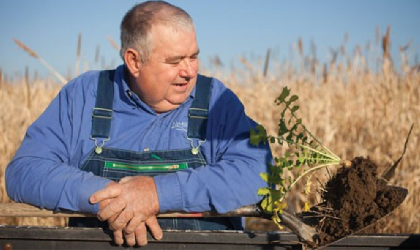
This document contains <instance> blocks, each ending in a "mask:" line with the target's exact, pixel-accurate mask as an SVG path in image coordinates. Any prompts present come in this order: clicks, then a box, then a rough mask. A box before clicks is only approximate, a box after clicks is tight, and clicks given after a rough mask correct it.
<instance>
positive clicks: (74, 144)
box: [6, 1, 271, 246]
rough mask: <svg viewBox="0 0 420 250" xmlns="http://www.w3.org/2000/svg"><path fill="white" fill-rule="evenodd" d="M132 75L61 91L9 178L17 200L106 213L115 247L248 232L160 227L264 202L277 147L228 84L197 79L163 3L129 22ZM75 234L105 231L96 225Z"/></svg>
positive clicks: (190, 45) (111, 74)
mask: <svg viewBox="0 0 420 250" xmlns="http://www.w3.org/2000/svg"><path fill="white" fill-rule="evenodd" d="M121 45H122V48H121V56H122V58H123V60H124V65H121V66H119V67H118V68H117V69H116V70H115V71H102V72H99V71H91V72H87V73H84V74H82V75H81V76H79V77H77V78H75V79H73V80H72V81H71V82H69V83H68V84H67V85H65V86H64V87H63V89H62V90H61V91H60V93H59V94H58V96H57V97H56V98H55V99H54V100H53V101H52V103H51V104H50V106H49V107H48V108H47V109H46V110H45V112H44V113H43V114H42V115H41V116H40V117H39V118H38V119H37V121H35V122H34V124H32V125H31V126H30V127H29V128H28V131H27V134H26V136H25V138H24V140H23V142H22V145H21V147H20V148H19V150H18V151H17V153H16V155H15V157H14V158H13V160H12V161H11V162H10V164H9V166H8V167H7V169H6V188H7V192H8V194H9V196H10V197H11V198H12V199H13V200H15V201H18V202H25V203H30V204H34V205H37V206H40V207H42V208H48V209H54V210H72V211H79V212H88V213H94V214H97V215H98V218H99V220H101V221H105V222H107V223H108V225H109V227H110V229H112V230H113V231H114V241H115V243H117V244H123V243H124V242H125V243H126V244H127V245H129V246H133V245H135V244H138V245H145V244H147V238H146V236H147V231H146V230H147V229H146V228H148V229H149V230H150V231H151V233H152V235H153V236H154V237H155V238H156V239H160V238H162V230H161V228H163V229H170V228H173V229H196V230H200V229H243V227H242V225H241V221H238V220H235V218H213V219H212V218H210V219H159V220H157V218H156V216H157V215H158V214H159V213H164V212H167V211H186V212H202V211H210V210H215V211H217V212H219V213H224V212H228V211H230V210H234V209H236V208H238V207H241V206H245V205H249V204H254V203H257V202H258V201H259V200H260V199H261V198H262V197H259V196H258V195H257V190H258V189H259V188H261V187H264V186H265V185H266V184H265V183H264V182H263V180H262V179H261V178H260V177H259V174H260V173H261V172H264V171H266V168H267V162H269V161H271V154H270V150H269V146H268V145H262V146H260V147H253V146H251V145H250V143H249V131H250V129H251V128H253V127H255V125H256V124H255V122H253V121H252V120H251V119H250V118H248V117H247V116H246V115H245V112H244V107H243V105H242V104H241V103H240V101H239V100H238V98H237V97H236V96H235V95H234V94H233V93H232V92H231V91H230V90H229V89H227V88H226V87H225V86H224V85H223V84H222V83H221V82H220V81H218V80H216V79H211V78H207V77H204V76H201V75H198V73H197V71H198V54H199V48H198V44H197V41H196V34H195V28H194V25H193V23H192V20H191V18H190V16H189V15H188V14H187V13H186V12H185V11H183V10H182V9H180V8H178V7H175V6H173V5H170V4H168V3H166V2H161V1H158V2H156V1H150V2H145V3H142V4H138V5H136V6H134V7H133V8H132V9H131V10H130V11H129V12H127V14H126V15H125V17H124V18H123V21H122V23H121ZM70 225H72V226H75V225H81V226H101V224H100V223H99V221H98V220H97V219H96V218H95V219H93V221H92V220H88V219H82V220H77V219H72V220H71V221H70Z"/></svg>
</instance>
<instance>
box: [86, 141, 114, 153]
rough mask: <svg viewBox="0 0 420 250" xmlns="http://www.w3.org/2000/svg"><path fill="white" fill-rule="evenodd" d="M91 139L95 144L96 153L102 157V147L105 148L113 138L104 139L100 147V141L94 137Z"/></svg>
mask: <svg viewBox="0 0 420 250" xmlns="http://www.w3.org/2000/svg"><path fill="white" fill-rule="evenodd" d="M90 139H91V140H93V141H94V142H95V153H96V154H98V155H100V154H101V153H102V147H103V146H104V144H105V142H106V141H109V140H110V139H111V138H110V137H108V138H106V139H103V140H102V141H101V143H100V145H98V140H97V139H96V138H93V137H92V136H90Z"/></svg>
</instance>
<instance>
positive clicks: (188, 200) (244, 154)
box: [155, 89, 272, 213]
mask: <svg viewBox="0 0 420 250" xmlns="http://www.w3.org/2000/svg"><path fill="white" fill-rule="evenodd" d="M224 95H225V96H224ZM220 100H224V101H219V102H217V103H216V104H215V105H214V107H213V109H211V110H210V115H209V123H208V129H207V138H208V139H209V140H211V142H210V141H207V142H206V143H209V144H210V146H209V145H207V147H205V149H203V150H204V154H205V155H206V158H207V159H206V160H207V162H208V165H206V166H202V167H199V168H196V169H194V170H192V169H187V170H186V171H179V172H177V173H176V174H169V175H164V176H156V177H155V183H156V188H157V192H158V196H159V203H160V209H161V212H165V211H187V212H203V211H209V210H216V211H217V212H219V213H224V212H228V211H231V210H234V209H236V208H239V207H242V206H246V205H250V204H255V203H258V202H259V201H260V200H261V199H262V197H261V196H258V195H257V191H258V189H259V188H261V187H266V186H267V183H266V182H264V181H263V180H262V178H261V177H260V173H261V172H267V169H268V163H269V162H272V156H271V151H270V148H269V145H268V143H266V144H265V145H263V144H261V145H260V146H258V147H256V146H252V145H251V144H250V141H249V137H250V129H251V128H254V127H256V125H257V124H256V123H255V122H254V121H253V120H251V119H250V118H249V117H248V116H247V115H246V114H245V111H244V107H243V105H242V103H241V102H240V101H239V99H238V98H237V97H236V96H235V95H234V94H233V93H232V92H231V91H230V90H228V89H226V91H225V92H224V93H223V94H222V96H221V97H220ZM203 148H204V147H203Z"/></svg>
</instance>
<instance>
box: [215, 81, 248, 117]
mask: <svg viewBox="0 0 420 250" xmlns="http://www.w3.org/2000/svg"><path fill="white" fill-rule="evenodd" d="M211 82H212V86H211V99H210V100H211V101H210V108H213V107H216V108H219V107H225V110H227V109H231V108H236V107H242V103H241V101H240V100H239V98H238V97H237V95H236V94H235V93H234V92H233V91H232V90H231V89H230V88H229V87H228V86H226V84H224V83H223V82H222V81H221V80H219V79H218V78H215V77H212V81H211Z"/></svg>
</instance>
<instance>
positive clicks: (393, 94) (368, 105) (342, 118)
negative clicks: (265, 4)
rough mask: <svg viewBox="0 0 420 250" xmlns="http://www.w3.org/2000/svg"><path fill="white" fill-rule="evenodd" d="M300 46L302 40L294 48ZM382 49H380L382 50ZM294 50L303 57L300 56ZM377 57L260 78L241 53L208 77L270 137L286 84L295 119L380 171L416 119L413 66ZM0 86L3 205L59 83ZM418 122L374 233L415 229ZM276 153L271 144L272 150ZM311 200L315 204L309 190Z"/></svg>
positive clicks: (418, 96) (419, 219)
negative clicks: (393, 200) (396, 193)
mask: <svg viewBox="0 0 420 250" xmlns="http://www.w3.org/2000/svg"><path fill="white" fill-rule="evenodd" d="M385 40H386V39H385ZM301 47H302V42H300V43H299V51H302V49H301ZM342 51H343V52H342V53H345V50H342ZM387 51H388V50H386V49H385V53H388V52H387ZM299 54H300V56H301V57H302V60H303V59H304V58H303V57H304V55H302V52H299ZM381 58H382V59H383V60H382V62H381V66H382V68H381V70H380V71H379V73H375V72H373V71H372V70H370V69H368V68H367V67H366V62H365V61H364V59H363V57H359V56H358V55H355V56H354V57H352V58H350V59H349V60H348V63H347V64H346V65H344V64H343V63H340V62H336V61H335V60H336V58H334V61H331V64H330V65H328V66H326V65H318V64H316V61H312V62H313V64H312V65H309V66H302V65H303V64H301V66H300V67H297V69H296V67H295V68H292V67H290V65H288V64H277V65H274V64H273V65H270V68H271V69H272V70H271V71H270V72H268V73H267V72H266V73H265V74H267V77H263V73H259V72H261V70H258V69H257V68H256V67H255V66H254V64H253V63H251V62H248V61H247V60H246V59H244V58H242V63H243V64H244V65H245V66H246V70H244V71H241V70H239V69H235V70H231V71H230V72H229V74H228V75H222V74H220V73H218V72H212V75H215V76H217V77H218V78H221V79H222V80H223V81H225V82H226V83H227V85H229V87H231V88H232V89H233V90H234V92H236V93H237V95H238V96H239V98H240V99H241V100H242V101H243V103H244V104H245V107H246V111H247V113H248V115H249V116H251V117H252V118H254V119H255V120H256V121H258V122H259V123H261V124H263V125H264V126H265V127H266V128H267V130H268V131H269V132H270V133H272V134H274V133H275V131H277V129H276V126H277V121H278V118H279V114H278V110H277V109H276V106H275V105H274V99H275V98H276V97H277V95H278V94H279V93H280V92H281V89H282V87H283V86H285V85H287V86H288V87H290V88H291V89H292V91H293V93H294V94H297V95H299V97H300V99H299V105H300V110H299V114H300V117H301V118H303V121H304V123H305V125H306V126H307V127H308V128H309V129H310V130H311V131H312V133H313V134H315V135H316V136H317V137H318V138H319V139H320V140H321V141H322V142H323V143H324V145H326V146H327V147H329V148H330V149H332V150H333V151H334V152H335V153H336V154H338V155H339V156H341V157H342V158H346V159H352V158H353V157H356V156H366V157H367V156H368V157H370V158H371V159H373V160H374V161H376V162H377V163H378V164H379V165H380V171H382V170H384V169H385V168H386V167H387V166H388V165H389V164H391V163H392V161H393V160H396V159H397V158H398V157H399V156H400V155H401V153H402V150H403V146H404V141H405V138H406V136H407V133H408V131H409V129H410V126H411V125H412V124H413V123H417V122H418V120H419V117H420V74H419V69H418V66H417V67H413V68H410V67H409V65H407V64H403V65H402V71H403V72H402V73H396V72H395V71H394V70H393V69H392V67H393V66H392V64H390V63H389V55H388V54H385V55H382V56H381ZM260 66H261V65H259V66H258V67H259V68H262V67H260ZM273 72H274V73H273ZM0 83H1V84H0V109H1V116H0V134H1V136H2V137H1V138H0V153H1V156H2V157H1V158H0V178H1V179H0V185H1V186H0V201H1V202H9V199H8V198H7V197H6V193H5V190H4V169H5V167H6V165H7V163H8V162H9V161H10V159H11V158H12V157H13V154H14V153H15V151H16V149H17V148H18V146H19V144H20V142H21V140H22V138H23V136H24V133H25V130H26V129H27V127H28V126H29V125H30V124H31V123H32V122H33V121H34V119H36V118H37V117H38V116H39V115H40V113H41V112H42V111H43V110H44V109H45V107H46V106H47V105H48V103H49V102H50V101H51V99H52V98H53V97H54V96H55V94H56V93H57V91H58V90H59V86H55V85H53V84H51V83H49V82H48V80H44V81H37V82H34V83H30V85H29V86H30V87H28V84H29V83H25V81H24V80H23V79H22V81H21V82H14V83H10V82H7V81H5V80H4V79H3V80H0ZM419 126H420V124H416V125H415V127H414V130H413V132H412V136H411V138H410V142H409V144H408V148H407V152H406V155H405V157H404V158H403V160H402V162H401V164H400V166H399V168H398V169H397V171H396V174H395V177H394V178H393V179H392V180H391V184H392V185H397V186H401V187H404V188H407V189H408V190H409V195H408V197H407V199H406V201H405V202H404V203H403V204H402V205H401V206H400V207H399V208H398V209H397V210H396V211H395V212H394V213H393V214H392V216H389V217H388V218H387V219H386V221H385V222H384V223H381V229H380V232H386V233H420V226H419V225H420V216H419V214H418V206H419V202H420V201H419V196H418V193H420V167H419V165H420V154H419V153H418V149H417V145H418V144H419V138H420V127H419ZM284 150H285V149H284V148H279V147H275V146H273V151H274V154H275V155H279V154H281V153H282V152H284ZM330 172H333V170H331V171H330ZM329 174H331V173H329V172H326V171H325V172H323V173H321V174H319V175H318V176H317V178H318V179H319V180H320V181H324V180H326V178H328V175H329ZM315 182H316V181H315ZM300 188H301V187H299V189H300ZM289 197H290V198H289V200H288V203H289V208H294V209H295V210H300V208H301V207H302V205H303V203H302V199H304V197H303V195H302V194H301V192H300V190H297V191H296V192H295V193H293V195H290V196H289ZM311 199H312V200H313V201H315V199H317V197H316V195H315V196H314V197H312V198H311ZM0 224H20V225H21V224H26V225H28V224H30V225H64V224H65V220H64V219H39V218H27V219H22V218H12V219H10V218H9V219H6V218H0ZM247 225H248V229H258V230H271V229H276V228H274V227H272V226H271V224H268V223H266V222H264V221H262V220H257V219H250V220H248V223H247Z"/></svg>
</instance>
